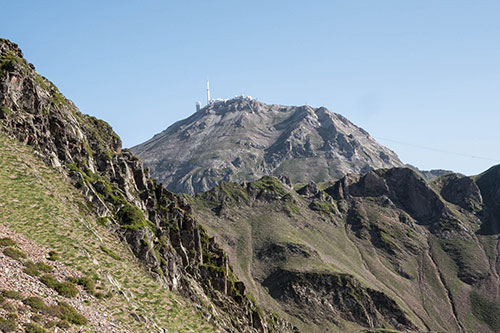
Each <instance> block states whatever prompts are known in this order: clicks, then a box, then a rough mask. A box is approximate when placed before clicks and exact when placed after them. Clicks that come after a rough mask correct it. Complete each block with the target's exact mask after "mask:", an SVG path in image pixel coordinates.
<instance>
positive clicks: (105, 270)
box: [0, 135, 215, 332]
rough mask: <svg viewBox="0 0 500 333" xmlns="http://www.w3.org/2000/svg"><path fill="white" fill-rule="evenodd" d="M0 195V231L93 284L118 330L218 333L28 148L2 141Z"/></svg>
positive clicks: (99, 302) (95, 299) (94, 298)
mask: <svg viewBox="0 0 500 333" xmlns="http://www.w3.org/2000/svg"><path fill="white" fill-rule="evenodd" d="M0 189H1V190H0V221H1V224H2V227H5V228H8V230H10V231H12V232H14V233H17V234H19V235H23V236H25V237H27V238H28V239H31V240H32V241H34V242H36V243H37V244H39V245H41V246H42V247H43V248H45V249H47V251H54V253H56V254H58V255H59V256H60V259H59V261H60V262H61V263H62V264H64V265H65V266H67V267H71V269H72V270H73V271H74V272H76V274H77V275H79V276H80V277H88V278H90V279H92V280H94V281H95V282H96V284H97V285H98V286H99V290H98V291H97V292H96V293H98V294H97V296H96V295H93V296H92V295H90V296H89V299H90V300H91V302H93V303H95V304H97V305H98V306H100V307H102V308H103V309H105V310H106V311H108V313H109V314H110V318H109V320H110V321H111V322H112V323H114V324H115V325H116V326H117V327H120V330H126V331H128V330H130V331H144V329H145V327H147V329H148V330H155V329H156V328H157V327H163V328H167V329H168V330H169V331H179V332H200V331H207V332H210V331H215V330H214V328H213V327H212V326H211V325H210V324H207V322H206V319H205V318H203V316H202V315H201V312H199V311H198V310H197V309H194V308H193V307H191V306H189V305H188V303H187V302H185V301H184V300H183V299H182V298H180V297H179V296H177V295H174V294H172V293H170V292H169V291H168V290H167V289H166V288H164V287H162V286H161V285H160V284H159V282H158V281H155V280H153V279H152V278H151V276H150V275H148V274H146V273H145V271H144V269H143V267H142V266H141V265H140V264H139V263H138V262H137V260H136V258H135V257H134V256H133V255H132V253H131V251H130V250H129V248H128V247H127V246H126V245H125V244H124V243H123V242H121V241H120V240H119V239H118V238H117V237H116V236H114V235H113V233H112V232H110V231H109V230H108V229H107V228H106V227H105V226H104V225H103V224H104V223H103V221H102V220H101V219H98V218H96V217H95V215H93V214H92V211H91V210H90V209H89V207H88V206H87V202H86V200H85V199H84V198H83V196H82V195H81V194H80V193H79V192H77V190H76V189H75V188H74V187H73V186H71V185H70V184H69V182H68V180H67V179H66V178H65V177H64V176H63V175H61V174H59V173H57V172H56V171H54V170H53V169H51V168H48V167H46V166H45V164H44V163H42V162H41V161H40V160H39V159H38V158H37V156H35V155H34V153H33V151H32V149H31V148H30V147H27V146H25V145H23V144H21V143H18V142H17V141H13V140H11V139H8V138H6V137H5V136H4V135H0ZM0 230H1V229H0ZM0 237H3V235H0ZM30 287H31V286H23V289H28V290H29V288H30ZM103 295H104V297H103ZM39 296H40V297H42V298H43V297H44V295H39Z"/></svg>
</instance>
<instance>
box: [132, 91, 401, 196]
mask: <svg viewBox="0 0 500 333" xmlns="http://www.w3.org/2000/svg"><path fill="white" fill-rule="evenodd" d="M131 150H132V152H134V153H135V154H137V156H139V157H140V158H141V159H142V160H143V161H144V164H145V165H146V166H147V167H148V168H149V169H150V171H151V174H152V175H153V176H154V177H156V178H157V179H158V180H159V181H161V182H162V183H164V184H165V185H166V186H167V188H168V189H169V190H171V191H173V192H178V193H188V194H194V193H198V192H202V191H207V190H209V189H211V188H212V187H214V186H215V185H217V184H218V183H219V182H220V181H222V180H224V181H235V182H241V181H251V180H257V179H259V178H260V177H262V176H264V175H274V176H288V177H289V178H290V179H291V180H292V182H294V183H298V182H309V181H315V182H322V181H327V180H331V179H338V178H340V177H342V176H343V175H345V174H347V173H363V172H367V171H369V170H372V169H378V168H389V167H398V166H403V163H402V162H401V161H400V160H399V159H398V157H397V155H396V154H395V153H394V152H392V151H391V150H389V149H387V148H385V147H383V146H382V145H380V144H378V143H377V142H376V141H375V140H374V139H373V138H372V137H371V136H370V135H369V134H368V133H367V132H366V131H365V130H363V129H362V128H359V127H357V126H356V125H354V124H353V123H351V122H350V121H349V120H348V119H346V118H345V117H343V116H342V115H340V114H337V113H332V112H330V111H329V110H327V109H326V108H324V107H320V108H313V107H310V106H284V105H275V104H272V105H269V104H265V103H262V102H260V101H258V100H255V99H251V98H249V97H236V98H233V99H230V100H222V101H216V102H214V103H212V104H209V105H207V106H205V107H204V108H202V109H201V110H200V111H198V112H196V113H195V114H193V115H192V116H191V117H189V118H187V119H184V120H181V121H178V122H177V123H175V124H173V125H172V126H170V127H169V128H167V129H166V130H165V131H163V132H161V133H159V134H156V135H155V136H154V137H153V138H151V139H150V140H148V141H146V142H144V143H142V144H140V145H137V146H135V147H132V148H131Z"/></svg>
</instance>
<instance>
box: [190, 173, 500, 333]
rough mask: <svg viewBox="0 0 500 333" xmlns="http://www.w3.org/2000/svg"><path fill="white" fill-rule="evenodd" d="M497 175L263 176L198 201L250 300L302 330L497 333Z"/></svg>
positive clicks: (225, 186) (227, 186)
mask: <svg viewBox="0 0 500 333" xmlns="http://www.w3.org/2000/svg"><path fill="white" fill-rule="evenodd" d="M499 170H500V168H499V167H494V168H491V169H490V170H488V171H487V172H485V173H484V174H481V175H480V176H478V177H472V178H471V177H465V176H462V175H457V174H452V175H445V176H442V177H438V178H436V179H434V180H432V181H431V182H430V183H428V182H427V181H426V180H424V179H423V178H422V177H420V176H419V175H418V174H417V173H415V172H414V171H413V170H411V169H407V168H392V169H380V170H374V171H370V172H368V173H366V174H363V175H358V174H349V175H346V176H345V177H343V178H341V179H340V180H338V181H335V182H331V183H329V185H328V184H319V185H318V184H315V183H310V184H307V185H301V186H295V188H294V187H292V186H290V183H289V182H287V181H286V179H281V181H280V180H278V179H275V178H272V177H264V178H262V179H260V180H258V181H256V182H251V183H243V184H233V183H226V182H223V183H222V184H220V185H219V186H217V187H216V188H214V189H213V190H211V191H209V192H206V193H202V194H198V195H197V196H196V197H195V198H193V199H192V202H193V204H194V207H195V209H194V212H195V216H198V217H199V218H202V219H203V220H204V221H205V223H206V224H207V227H208V229H209V233H210V234H211V235H214V236H216V238H217V239H219V240H221V241H222V242H223V243H225V248H226V249H227V250H228V253H229V256H230V258H231V259H232V262H233V263H235V264H234V268H235V271H236V272H237V273H238V275H239V276H241V277H242V279H243V280H244V281H245V282H246V284H247V286H249V289H250V291H251V292H252V293H253V294H254V295H257V298H258V300H259V301H260V302H262V303H264V304H268V305H269V306H270V307H272V308H273V309H274V310H275V311H276V312H278V313H281V314H283V315H284V316H288V318H289V320H290V321H292V322H293V323H294V324H295V325H297V326H298V327H299V328H302V329H304V330H308V331H311V332H314V331H316V332H323V331H326V330H333V331H335V330H344V331H355V330H356V329H361V327H365V328H371V329H376V328H387V329H397V330H402V331H419V332H422V331H446V332H496V331H498V330H499V329H500V323H499V321H498V319H496V318H497V316H496V314H495V311H497V310H496V309H498V306H499V304H500V299H499V296H498V295H499V288H498V286H499V285H500V284H499V282H500V279H499V273H500V269H499V267H500V266H499V265H498V258H499V253H500V251H499V248H498V244H499V243H498V234H499V231H500V228H499V227H498V226H499V223H498V221H499V216H500V215H499V213H500V209H499V205H498V202H499V201H498V199H499V197H500V195H499V193H500V192H499V191H500V190H499V188H500V187H499V186H500V173H499Z"/></svg>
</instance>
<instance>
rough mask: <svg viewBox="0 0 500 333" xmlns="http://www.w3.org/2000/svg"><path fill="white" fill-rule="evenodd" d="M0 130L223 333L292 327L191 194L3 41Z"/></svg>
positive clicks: (1, 54) (0, 61)
mask: <svg viewBox="0 0 500 333" xmlns="http://www.w3.org/2000/svg"><path fill="white" fill-rule="evenodd" d="M0 104H1V106H0V128H1V131H2V133H3V134H5V135H8V136H11V137H14V138H16V139H17V140H19V141H21V142H24V143H26V144H28V145H30V146H32V147H33V148H34V150H35V152H37V154H39V156H40V158H41V159H43V161H45V162H46V163H47V164H48V165H51V166H52V167H54V168H56V169H58V170H59V171H60V172H62V173H64V174H67V175H68V177H69V180H70V181H71V182H72V183H73V184H74V186H76V187H77V188H79V189H80V190H81V191H82V192H83V193H84V194H85V195H86V197H87V198H88V200H89V202H90V203H91V204H92V207H93V209H94V210H95V212H96V213H97V214H98V215H99V216H100V217H101V220H102V221H103V223H106V225H107V226H108V227H109V229H110V230H113V231H114V232H115V233H116V234H118V235H119V236H120V237H121V238H122V239H123V241H125V242H127V243H128V244H129V246H130V248H131V250H132V251H133V253H134V254H135V256H136V257H137V258H138V259H139V261H140V262H141V263H142V264H143V265H144V267H145V269H147V270H148V271H149V272H150V273H151V274H153V275H154V276H156V277H157V279H158V283H159V284H162V285H166V286H168V287H169V288H170V289H171V290H173V291H176V292H179V293H181V294H182V295H184V296H186V297H188V298H189V299H191V300H192V301H193V302H195V303H196V304H200V305H201V306H200V309H201V310H202V311H203V312H204V313H205V315H206V317H207V320H211V321H212V322H213V323H214V324H215V325H216V326H217V327H218V328H219V330H221V331H258V332H267V331H269V330H283V331H290V330H292V328H291V326H289V325H287V324H286V323H285V322H283V321H281V320H280V319H279V318H277V317H271V316H269V315H267V314H266V313H265V312H263V311H262V310H261V309H260V308H259V307H257V305H256V304H255V303H254V302H253V301H252V300H251V299H250V298H248V297H247V296H246V294H245V286H244V285H243V283H242V282H240V281H239V280H238V278H237V277H236V276H235V275H234V274H233V272H232V270H231V267H230V265H229V263H228V258H227V256H226V255H225V253H224V252H223V250H222V249H221V248H220V247H219V246H218V245H217V244H216V243H215V242H214V240H213V239H211V238H209V237H208V235H207V233H206V232H205V230H204V229H203V228H202V227H201V226H200V224H199V223H198V221H197V220H196V219H195V218H193V215H192V209H191V206H190V205H189V204H188V202H186V200H185V199H184V198H183V197H181V196H177V195H174V194H172V193H170V192H168V191H167V190H165V189H164V188H163V187H162V186H161V185H158V184H157V183H156V182H155V181H154V180H153V179H152V178H150V177H149V174H148V172H147V171H146V170H145V168H144V167H143V164H142V162H141V161H140V160H139V159H138V158H136V157H135V156H134V155H133V154H132V153H131V152H129V151H127V150H122V148H121V141H120V138H119V137H118V136H117V135H116V134H115V133H114V132H113V130H112V129H111V127H110V126H109V125H108V124H107V123H105V122H104V121H102V120H99V119H96V118H94V117H91V116H88V115H84V114H81V113H80V112H79V111H78V109H77V108H76V106H75V105H74V104H73V103H72V102H71V101H69V100H67V99H66V98H64V96H63V95H62V94H61V93H60V92H59V91H58V89H57V88H56V87H55V86H54V85H53V84H52V83H51V82H50V81H49V80H47V79H46V78H44V77H42V76H40V75H39V74H38V73H37V72H36V71H35V70H34V66H33V65H31V64H29V63H28V62H27V61H26V60H25V59H24V58H23V55H22V52H21V50H20V49H19V48H18V47H17V45H16V44H14V43H12V42H10V41H8V40H4V39H0Z"/></svg>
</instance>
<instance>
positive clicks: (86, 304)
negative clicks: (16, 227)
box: [0, 225, 128, 332]
mask: <svg viewBox="0 0 500 333" xmlns="http://www.w3.org/2000/svg"><path fill="white" fill-rule="evenodd" d="M0 238H4V239H5V238H8V239H10V240H12V241H13V242H15V243H16V245H15V248H17V249H19V250H21V251H22V252H23V253H25V254H26V258H25V259H22V260H21V261H20V260H16V259H13V258H11V257H9V256H7V255H5V254H4V253H3V252H0V290H1V291H3V292H4V293H5V291H16V292H18V293H20V295H21V299H8V300H4V301H3V304H2V305H3V307H1V308H0V316H4V317H7V316H8V315H9V313H15V314H17V317H18V318H17V323H18V325H19V327H18V329H21V327H22V324H25V323H29V322H37V323H38V324H40V325H41V326H45V327H47V326H50V325H51V323H50V322H52V321H54V320H57V318H55V317H53V316H50V315H46V314H43V312H41V311H38V310H34V309H32V308H30V307H29V306H28V305H26V304H24V303H23V300H25V299H27V298H28V297H32V296H36V297H42V298H43V300H44V302H45V304H47V305H48V306H50V305H57V303H58V302H59V301H64V302H66V303H68V304H70V305H72V306H73V307H74V308H75V309H76V310H77V311H78V313H80V314H81V315H83V316H84V317H85V318H87V320H88V321H89V324H88V328H90V329H91V330H93V331H98V332H103V331H106V332H118V331H121V332H124V331H128V330H127V329H124V328H123V327H121V325H118V324H117V323H114V322H113V321H112V320H111V314H110V313H109V311H108V310H107V309H105V308H104V307H103V306H102V305H100V304H99V300H98V299H97V298H96V297H95V296H93V295H90V294H89V293H88V292H86V291H85V290H83V289H82V288H81V287H77V288H78V289H79V293H78V295H77V296H76V297H74V298H68V297H63V296H61V295H59V294H58V292H56V291H55V290H54V289H51V288H49V287H47V286H46V285H45V284H43V283H42V282H41V281H40V280H39V279H38V278H37V277H34V276H31V275H29V274H26V273H25V272H24V269H25V268H26V266H25V264H24V263H23V262H26V261H28V260H31V261H32V262H35V263H39V262H42V263H45V264H47V265H49V266H50V267H52V269H53V273H52V275H53V276H55V277H56V278H57V279H58V280H59V281H66V280H68V278H70V277H81V275H82V274H81V272H79V271H77V270H75V269H73V268H70V267H68V266H66V265H64V264H62V263H61V262H59V261H51V260H47V258H48V257H49V252H50V250H49V249H46V248H43V247H41V246H39V245H38V244H36V243H35V242H33V241H31V240H29V239H27V238H26V237H24V236H22V235H20V234H18V233H15V232H13V231H12V230H10V229H8V228H7V227H5V226H4V225H0ZM6 248H7V247H2V250H5V249H6ZM7 294H8V293H7ZM6 304H11V305H12V306H13V307H14V308H15V309H12V308H11V307H10V306H8V305H7V306H6ZM69 330H70V331H79V330H80V327H78V326H73V327H71V328H69Z"/></svg>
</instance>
